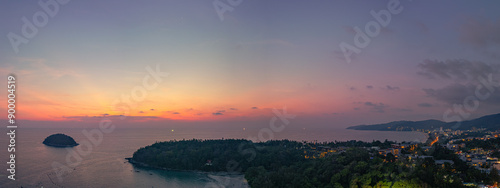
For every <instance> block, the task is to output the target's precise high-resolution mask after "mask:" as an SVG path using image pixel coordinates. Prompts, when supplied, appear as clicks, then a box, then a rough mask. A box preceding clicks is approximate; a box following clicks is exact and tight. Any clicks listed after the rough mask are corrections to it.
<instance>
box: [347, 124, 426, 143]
mask: <svg viewBox="0 0 500 188" xmlns="http://www.w3.org/2000/svg"><path fill="white" fill-rule="evenodd" d="M346 129H347V130H353V131H377V132H398V133H401V132H408V133H419V134H423V135H425V139H424V140H425V141H423V140H422V141H420V142H421V143H425V142H426V141H427V140H429V138H430V136H429V134H428V133H425V132H421V131H394V130H368V129H349V127H348V128H346Z"/></svg>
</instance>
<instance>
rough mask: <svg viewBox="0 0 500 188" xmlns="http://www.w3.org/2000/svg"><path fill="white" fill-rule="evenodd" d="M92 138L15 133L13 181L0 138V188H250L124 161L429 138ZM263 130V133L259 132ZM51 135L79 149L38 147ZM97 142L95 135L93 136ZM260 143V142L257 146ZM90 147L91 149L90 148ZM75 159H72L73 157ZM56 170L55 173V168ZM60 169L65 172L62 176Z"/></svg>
mask: <svg viewBox="0 0 500 188" xmlns="http://www.w3.org/2000/svg"><path fill="white" fill-rule="evenodd" d="M92 130H93V131H94V133H96V131H97V130H99V129H96V128H94V129H90V128H18V129H17V130H16V143H15V144H16V146H15V148H16V152H15V176H14V177H15V180H11V179H8V175H10V173H9V171H7V169H8V168H9V166H8V164H7V162H8V161H9V160H10V158H9V157H10V156H9V155H10V153H9V152H8V151H7V146H8V145H9V144H8V142H9V139H8V137H7V136H6V132H7V131H5V133H4V134H3V136H0V145H1V147H0V148H3V149H0V151H1V152H0V159H1V163H0V168H1V171H0V188H5V187H7V188H10V187H23V188H27V187H37V188H39V187H145V188H160V187H168V188H180V187H183V188H191V187H202V188H222V187H248V184H247V182H246V180H245V179H244V177H243V175H230V174H222V173H216V174H214V173H201V172H186V171H170V170H159V169H151V168H144V167H137V166H134V165H132V164H130V163H128V162H127V160H126V159H125V158H127V157H131V156H132V155H133V153H134V152H135V151H136V150H137V149H139V148H141V147H144V146H147V145H151V144H153V143H155V142H158V141H169V140H182V139H193V138H195V139H222V138H224V139H229V138H241V139H254V140H255V139H262V140H267V139H274V140H276V139H278V140H279V139H288V140H296V141H310V142H325V141H335V140H337V141H346V140H361V141H369V142H371V141H373V140H380V141H384V140H386V139H388V140H392V141H398V142H402V141H408V142H410V141H414V142H425V141H426V140H427V135H426V134H424V133H420V132H386V131H357V130H348V129H344V128H332V129H306V128H297V129H287V130H284V131H281V132H270V131H269V130H270V129H253V130H252V129H250V130H247V129H245V128H238V129H235V128H231V129H208V128H200V129H197V128H190V129H175V130H174V129H171V128H157V127H156V128H144V127H141V128H115V129H114V130H113V131H111V132H108V133H103V132H101V133H102V140H101V141H100V142H91V141H92V140H91V139H89V137H87V136H85V134H84V132H85V131H87V132H92ZM263 130H264V131H263ZM55 133H63V134H66V135H69V136H71V137H73V138H74V139H75V140H76V142H78V143H87V144H85V145H84V144H80V145H79V146H76V147H73V148H54V147H49V146H45V145H44V144H42V142H43V140H44V139H45V138H46V137H47V136H50V135H51V134H55ZM93 138H95V139H94V141H98V140H97V138H100V137H99V134H94V137H93ZM257 141H258V140H257ZM89 143H90V144H89ZM75 154H76V155H75ZM54 165H55V166H56V168H54ZM61 169H64V170H61Z"/></svg>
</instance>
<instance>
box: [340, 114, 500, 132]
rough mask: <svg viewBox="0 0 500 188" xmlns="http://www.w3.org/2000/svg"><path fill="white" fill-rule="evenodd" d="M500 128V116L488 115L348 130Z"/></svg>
mask: <svg viewBox="0 0 500 188" xmlns="http://www.w3.org/2000/svg"><path fill="white" fill-rule="evenodd" d="M498 127H500V114H493V115H487V116H483V117H480V118H476V119H472V120H467V121H462V122H444V121H439V120H423V121H393V122H389V123H382V124H373V125H357V126H351V127H348V128H347V129H354V130H374V131H421V132H428V131H432V130H434V129H439V128H443V129H454V130H472V129H476V128H477V129H485V130H490V131H495V130H497V129H498Z"/></svg>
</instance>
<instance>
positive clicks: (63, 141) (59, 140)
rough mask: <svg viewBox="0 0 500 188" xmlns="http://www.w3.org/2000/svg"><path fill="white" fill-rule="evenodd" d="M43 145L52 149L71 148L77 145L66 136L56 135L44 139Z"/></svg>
mask: <svg viewBox="0 0 500 188" xmlns="http://www.w3.org/2000/svg"><path fill="white" fill-rule="evenodd" d="M43 144H45V145H48V146H53V147H73V146H77V145H78V144H77V143H76V142H75V140H74V139H73V138H71V137H70V136H68V135H65V134H62V133H57V134H53V135H50V136H49V137H47V138H45V140H44V141H43Z"/></svg>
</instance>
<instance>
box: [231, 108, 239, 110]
mask: <svg viewBox="0 0 500 188" xmlns="http://www.w3.org/2000/svg"><path fill="white" fill-rule="evenodd" d="M229 110H238V109H237V108H229Z"/></svg>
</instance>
